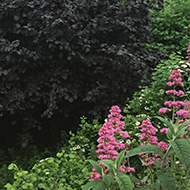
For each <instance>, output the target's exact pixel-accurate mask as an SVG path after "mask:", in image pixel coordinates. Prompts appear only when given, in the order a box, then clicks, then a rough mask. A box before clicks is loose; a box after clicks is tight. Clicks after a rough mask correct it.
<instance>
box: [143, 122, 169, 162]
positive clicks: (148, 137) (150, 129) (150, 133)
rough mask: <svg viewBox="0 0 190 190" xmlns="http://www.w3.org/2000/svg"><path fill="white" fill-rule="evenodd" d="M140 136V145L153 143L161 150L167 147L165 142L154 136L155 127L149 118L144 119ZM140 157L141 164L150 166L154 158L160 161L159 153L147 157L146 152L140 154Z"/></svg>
mask: <svg viewBox="0 0 190 190" xmlns="http://www.w3.org/2000/svg"><path fill="white" fill-rule="evenodd" d="M141 127H142V129H141V132H142V134H141V137H140V140H142V141H143V143H141V145H145V144H154V145H157V146H158V147H160V148H161V149H162V150H163V151H166V150H167V149H168V145H167V144H166V143H165V142H162V141H161V142H158V138H157V137H156V136H154V135H155V134H156V129H155V128H154V126H153V125H152V123H151V122H150V121H149V120H144V121H143V122H142V125H141ZM140 155H141V157H142V159H144V164H143V166H150V165H152V164H154V160H155V159H157V160H159V161H161V158H160V155H159V154H152V157H148V156H147V155H146V154H140Z"/></svg>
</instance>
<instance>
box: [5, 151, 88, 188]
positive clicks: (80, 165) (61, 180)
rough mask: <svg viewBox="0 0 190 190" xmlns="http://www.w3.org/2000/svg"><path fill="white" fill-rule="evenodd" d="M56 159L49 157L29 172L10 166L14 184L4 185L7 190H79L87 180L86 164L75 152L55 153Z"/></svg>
mask: <svg viewBox="0 0 190 190" xmlns="http://www.w3.org/2000/svg"><path fill="white" fill-rule="evenodd" d="M56 156H57V158H54V157H49V158H45V159H42V160H40V161H39V162H37V163H36V164H35V165H34V166H33V167H32V169H31V170H29V171H26V170H22V169H19V168H18V167H17V166H16V165H15V164H13V163H12V164H10V165H9V167H8V169H9V170H14V182H13V183H12V184H10V183H8V184H6V185H5V187H6V189H8V190H22V189H28V190H36V189H44V190H56V189H57V190H59V189H63V190H64V189H68V190H72V189H75V190H77V189H80V186H81V185H83V184H84V183H86V182H87V181H88V180H89V175H90V173H89V168H88V165H89V164H88V162H87V160H86V159H85V157H80V156H79V155H78V154H77V152H75V151H71V152H69V153H65V151H64V150H63V151H61V152H59V153H57V155H56Z"/></svg>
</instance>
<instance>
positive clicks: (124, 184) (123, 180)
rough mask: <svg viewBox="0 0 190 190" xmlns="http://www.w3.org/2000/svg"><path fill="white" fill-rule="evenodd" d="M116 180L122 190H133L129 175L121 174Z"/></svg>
mask: <svg viewBox="0 0 190 190" xmlns="http://www.w3.org/2000/svg"><path fill="white" fill-rule="evenodd" d="M115 179H116V181H117V183H118V185H119V189H120V190H126V189H127V190H133V185H132V183H131V180H130V178H129V176H128V175H126V174H124V173H121V172H119V173H118V175H117V176H115Z"/></svg>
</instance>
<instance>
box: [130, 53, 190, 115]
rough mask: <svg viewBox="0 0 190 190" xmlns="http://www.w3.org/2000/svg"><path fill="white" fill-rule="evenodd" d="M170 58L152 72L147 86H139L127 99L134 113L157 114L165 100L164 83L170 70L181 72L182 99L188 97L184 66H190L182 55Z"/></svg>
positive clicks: (186, 73) (174, 55)
mask: <svg viewBox="0 0 190 190" xmlns="http://www.w3.org/2000/svg"><path fill="white" fill-rule="evenodd" d="M170 58H171V59H170V60H165V61H162V63H161V64H159V65H158V66H157V67H156V68H155V69H154V72H153V73H152V80H153V81H152V83H151V85H150V86H149V87H148V86H141V87H140V88H141V90H140V91H139V92H136V93H134V96H133V99H132V100H131V101H129V102H130V103H129V106H130V108H131V110H132V112H133V113H135V114H137V115H138V114H147V115H149V116H155V115H157V114H158V107H162V106H163V104H164V102H165V100H166V97H167V96H166V94H165V91H166V90H168V87H167V85H166V83H167V80H168V78H169V75H170V73H171V71H172V70H175V69H179V70H180V71H181V72H182V74H183V81H184V86H183V88H184V89H183V90H184V91H185V92H186V94H185V96H184V97H182V99H183V100H185V99H189V77H188V76H189V72H187V71H186V68H189V67H190V64H189V63H186V61H185V60H184V59H183V57H182V56H179V55H176V54H172V55H171V56H170Z"/></svg>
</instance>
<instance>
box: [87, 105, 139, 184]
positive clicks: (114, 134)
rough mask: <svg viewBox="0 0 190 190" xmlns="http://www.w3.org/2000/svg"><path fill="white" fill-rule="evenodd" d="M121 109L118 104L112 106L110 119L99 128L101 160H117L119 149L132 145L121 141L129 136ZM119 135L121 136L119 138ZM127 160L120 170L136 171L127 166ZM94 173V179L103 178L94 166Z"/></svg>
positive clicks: (106, 170) (92, 176) (106, 171)
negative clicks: (122, 119)
mask: <svg viewBox="0 0 190 190" xmlns="http://www.w3.org/2000/svg"><path fill="white" fill-rule="evenodd" d="M120 113H121V110H120V108H119V107H118V106H112V108H111V110H110V114H109V115H108V118H109V121H108V122H105V123H104V124H103V126H102V127H101V129H100V130H99V133H98V134H99V136H100V137H99V138H98V140H97V141H98V142H99V145H98V150H97V151H96V152H97V153H98V154H99V156H98V158H99V159H100V160H102V159H111V160H115V159H116V158H117V155H118V151H119V150H121V149H124V148H125V149H126V150H127V147H128V146H129V145H130V144H128V143H122V142H121V141H119V140H120V139H124V138H129V137H130V136H129V134H128V133H127V132H125V131H122V130H123V128H124V124H125V123H124V122H123V121H121V120H120V119H121V118H122V115H121V114H120ZM118 137H119V138H118ZM125 162H126V160H124V161H123V165H122V166H121V167H120V168H119V171H120V172H124V173H127V172H134V171H135V169H134V168H131V167H126V166H125ZM100 165H102V167H103V168H105V166H104V164H102V163H100ZM92 171H93V173H92V175H91V179H90V181H92V180H101V179H102V177H101V175H100V174H99V173H98V172H97V171H96V170H95V169H94V168H93V169H92ZM108 172H109V170H108V169H105V175H106V174H107V173H108Z"/></svg>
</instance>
